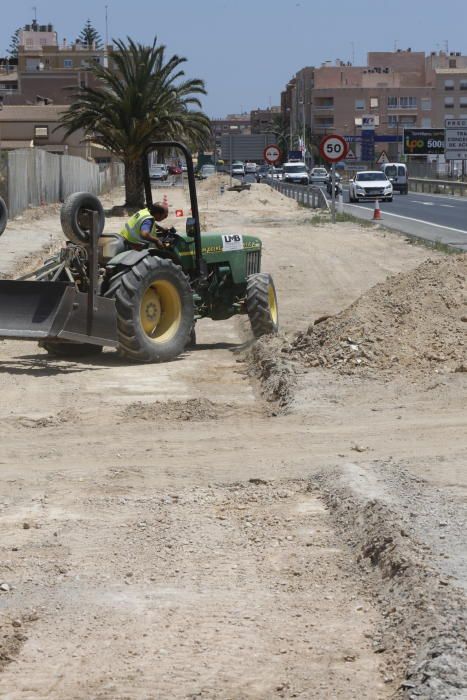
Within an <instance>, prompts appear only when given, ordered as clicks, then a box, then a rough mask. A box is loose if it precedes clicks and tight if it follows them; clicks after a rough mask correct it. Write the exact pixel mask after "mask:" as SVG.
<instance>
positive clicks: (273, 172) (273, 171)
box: [269, 167, 284, 180]
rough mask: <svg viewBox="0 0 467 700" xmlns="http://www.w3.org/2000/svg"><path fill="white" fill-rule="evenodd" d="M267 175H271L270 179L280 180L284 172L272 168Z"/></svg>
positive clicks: (280, 169)
mask: <svg viewBox="0 0 467 700" xmlns="http://www.w3.org/2000/svg"><path fill="white" fill-rule="evenodd" d="M269 174H270V175H271V177H272V178H274V180H282V178H283V176H284V171H283V169H282V168H274V167H273V168H271V170H270V173H269Z"/></svg>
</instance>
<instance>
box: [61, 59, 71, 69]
mask: <svg viewBox="0 0 467 700" xmlns="http://www.w3.org/2000/svg"><path fill="white" fill-rule="evenodd" d="M63 67H64V68H73V60H72V59H71V58H64V59H63Z"/></svg>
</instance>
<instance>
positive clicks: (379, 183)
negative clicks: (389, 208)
mask: <svg viewBox="0 0 467 700" xmlns="http://www.w3.org/2000/svg"><path fill="white" fill-rule="evenodd" d="M392 194H393V187H392V184H391V182H390V181H389V179H388V178H387V177H386V175H385V174H384V173H382V172H381V171H380V170H362V171H360V172H359V173H356V175H355V177H354V178H352V180H350V182H349V201H350V202H359V201H360V200H362V199H381V200H383V201H385V202H392Z"/></svg>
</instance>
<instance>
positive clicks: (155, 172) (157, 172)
mask: <svg viewBox="0 0 467 700" xmlns="http://www.w3.org/2000/svg"><path fill="white" fill-rule="evenodd" d="M149 177H150V178H151V180H167V178H168V177H169V169H168V167H167V166H166V165H164V164H163V163H158V164H157V165H153V166H151V168H150V169H149Z"/></svg>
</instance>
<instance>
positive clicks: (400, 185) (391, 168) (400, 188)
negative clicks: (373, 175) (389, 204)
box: [381, 163, 409, 194]
mask: <svg viewBox="0 0 467 700" xmlns="http://www.w3.org/2000/svg"><path fill="white" fill-rule="evenodd" d="M381 170H382V171H383V173H384V174H385V175H386V177H387V178H388V179H389V180H390V181H391V182H392V188H393V190H394V191H395V192H400V193H401V194H408V192H409V181H408V177H407V166H406V164H405V163H384V165H382V166H381Z"/></svg>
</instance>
